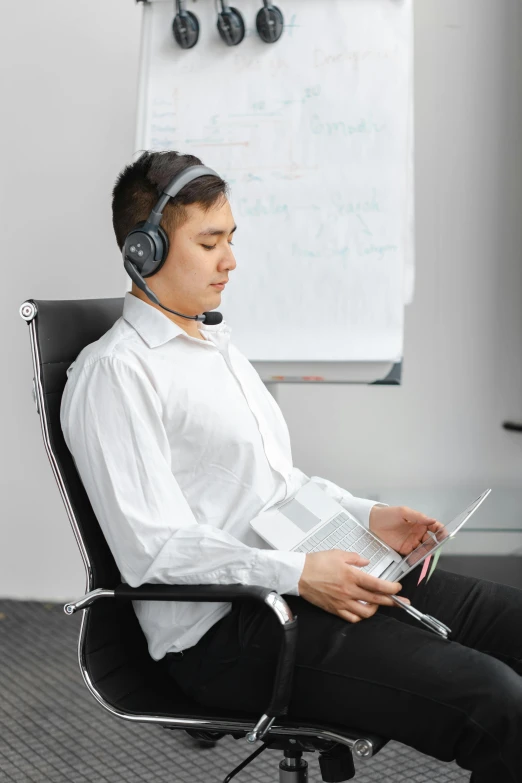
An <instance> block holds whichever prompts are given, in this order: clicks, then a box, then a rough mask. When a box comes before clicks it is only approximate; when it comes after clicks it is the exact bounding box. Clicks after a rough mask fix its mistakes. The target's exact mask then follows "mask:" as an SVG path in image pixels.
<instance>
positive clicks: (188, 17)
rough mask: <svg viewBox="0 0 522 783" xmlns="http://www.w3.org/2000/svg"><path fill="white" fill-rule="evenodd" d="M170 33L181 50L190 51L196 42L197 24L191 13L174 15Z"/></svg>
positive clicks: (195, 17) (197, 34)
mask: <svg viewBox="0 0 522 783" xmlns="http://www.w3.org/2000/svg"><path fill="white" fill-rule="evenodd" d="M172 32H173V34H174V38H175V39H176V42H177V43H178V44H179V45H180V46H181V48H182V49H192V47H193V46H195V45H196V44H197V42H198V38H199V22H198V18H197V16H196V15H195V14H193V13H192V11H185V12H184V13H183V15H182V14H176V16H175V17H174V21H173V22H172Z"/></svg>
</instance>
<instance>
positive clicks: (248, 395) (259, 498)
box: [60, 292, 375, 660]
mask: <svg viewBox="0 0 522 783" xmlns="http://www.w3.org/2000/svg"><path fill="white" fill-rule="evenodd" d="M198 325H199V329H200V331H201V333H202V335H203V336H204V337H205V338H206V339H205V340H201V339H198V338H197V337H191V336H190V335H188V334H187V333H186V332H185V331H184V330H183V329H181V327H179V326H177V325H176V324H175V323H174V322H173V321H171V320H170V319H169V318H168V317H167V316H166V315H164V314H163V313H162V312H161V311H159V310H157V309H156V308H154V307H152V306H151V305H149V304H147V303H146V302H144V301H142V300H141V299H139V298H138V297H136V296H134V295H133V294H132V293H130V292H127V293H126V294H125V299H124V307H123V315H122V317H120V318H118V320H117V321H116V322H115V324H114V325H113V326H112V328H111V329H109V331H108V332H106V333H105V334H104V335H103V336H102V337H101V338H100V339H99V340H97V341H96V342H94V343H91V344H90V345H88V346H86V347H85V348H84V349H83V350H82V351H81V353H80V354H79V355H78V357H77V358H76V360H75V361H74V362H73V363H72V364H71V366H70V367H69V369H68V370H67V375H68V379H67V383H66V386H65V389H64V393H63V397H62V402H61V410H60V420H61V426H62V430H63V434H64V438H65V442H66V444H67V446H68V448H69V450H70V452H71V454H72V456H73V458H74V461H75V464H76V466H77V469H78V473H79V475H80V477H81V479H82V482H83V485H84V487H85V490H86V492H87V495H88V497H89V500H90V502H91V504H92V507H93V510H94V513H95V514H96V517H97V519H98V521H99V524H100V526H101V529H102V531H103V533H104V535H105V538H106V540H107V542H108V545H109V547H110V549H111V551H112V554H113V556H114V559H115V561H116V564H117V566H118V569H119V571H120V574H121V577H122V580H123V581H125V582H127V583H128V584H129V585H131V586H132V587H137V586H139V585H141V584H145V583H156V584H158V583H162V584H194V585H196V584H209V583H213V584H237V583H242V584H246V585H262V586H264V587H270V588H273V589H274V590H277V592H278V593H281V594H283V593H289V594H292V595H298V594H299V593H298V589H297V586H298V582H299V578H300V576H301V572H302V570H303V566H304V561H305V554H304V553H302V552H283V551H279V550H274V549H271V548H270V547H269V545H268V544H267V543H265V541H263V539H262V538H260V537H259V536H258V535H257V533H255V531H254V530H253V529H252V528H251V527H250V525H249V521H250V520H251V519H253V518H254V517H255V516H257V514H259V513H260V512H261V511H263V510H266V509H268V508H270V507H271V506H272V505H273V504H275V503H277V502H279V501H281V500H284V499H285V498H286V497H287V496H289V495H291V494H293V493H294V492H296V491H297V489H298V488H299V487H301V486H302V485H303V484H305V483H306V482H307V481H309V480H310V477H308V476H306V475H305V474H304V473H303V472H302V471H301V470H299V468H296V467H294V466H293V465H292V452H291V446H290V436H289V432H288V428H287V425H286V422H285V420H284V417H283V414H282V412H281V409H280V408H279V406H278V405H277V403H276V401H275V400H274V398H273V397H272V395H271V394H270V392H269V391H268V390H267V388H266V386H265V385H264V384H263V382H262V381H261V378H260V377H259V375H258V373H257V372H256V370H255V369H254V367H253V366H252V364H251V363H250V362H249V361H248V359H247V358H246V357H245V356H244V355H243V354H242V353H241V352H240V351H239V350H238V349H237V348H236V347H235V346H234V345H232V343H231V342H230V333H231V329H230V327H229V326H228V325H227V324H226V322H225V321H224V320H223V321H222V322H221V323H220V324H217V325H214V326H208V325H204V324H198ZM311 480H312V481H315V482H317V483H318V484H319V486H321V487H322V488H323V489H324V490H325V491H326V492H327V493H328V494H329V495H330V496H332V497H333V498H335V499H336V500H338V501H339V502H340V503H341V504H342V505H343V506H344V508H345V509H346V510H347V511H350V512H351V513H352V514H354V515H355V516H356V517H357V518H358V519H359V521H360V522H361V523H362V524H364V525H365V526H366V527H368V519H369V514H370V509H371V508H372V506H373V505H374V503H375V501H373V500H366V499H364V498H357V497H354V496H353V495H352V494H351V493H350V492H347V491H346V490H344V489H342V488H341V487H338V486H337V485H336V484H333V483H332V482H331V481H328V480H327V479H323V478H320V477H318V476H312V477H311ZM133 604H134V609H135V612H136V615H137V617H138V620H139V622H140V625H141V627H142V629H143V632H144V633H145V636H146V638H147V642H148V646H149V652H150V654H151V656H152V657H153V658H154V659H155V660H159V659H160V658H162V657H163V656H164V655H165V653H167V652H179V651H180V650H183V649H185V648H188V647H191V646H193V645H194V644H196V642H198V641H199V639H200V638H201V637H202V636H203V634H204V633H205V632H206V631H207V630H208V629H209V628H210V627H211V626H212V625H213V624H214V623H216V622H217V621H218V620H220V619H221V618H222V617H224V616H225V615H226V614H228V612H229V611H230V610H231V606H232V605H231V603H230V602H212V603H206V602H197V603H196V602H194V603H192V602H188V601H183V602H178V601H170V602H167V601H166V602H163V601H134V602H133Z"/></svg>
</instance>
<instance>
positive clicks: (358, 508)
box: [292, 467, 387, 529]
mask: <svg viewBox="0 0 522 783" xmlns="http://www.w3.org/2000/svg"><path fill="white" fill-rule="evenodd" d="M292 478H293V480H294V481H295V482H296V486H297V487H301V486H303V484H306V482H307V481H314V482H315V483H316V484H318V485H319V486H320V487H321V489H323V490H324V491H325V492H326V494H327V495H329V496H330V497H332V498H333V499H334V500H337V502H338V503H340V504H341V506H342V507H343V508H345V509H346V510H347V511H349V512H350V514H353V516H354V517H356V519H357V520H358V521H359V522H360V523H361V525H364V527H366V528H368V529H369V526H370V511H371V510H372V508H373V507H374V506H386V505H387V503H380V502H377V501H376V500H368V499H366V498H359V497H356V496H355V495H352V493H351V492H348V490H347V489H343V488H342V487H339V486H337V484H334V483H333V481H329V480H328V479H325V478H321V476H310V477H309V476H307V475H306V473H303V471H302V470H299V468H296V467H294V468H293V476H292Z"/></svg>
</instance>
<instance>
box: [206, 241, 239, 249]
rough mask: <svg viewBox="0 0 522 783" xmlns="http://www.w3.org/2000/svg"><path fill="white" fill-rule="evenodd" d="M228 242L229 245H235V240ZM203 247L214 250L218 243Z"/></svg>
mask: <svg viewBox="0 0 522 783" xmlns="http://www.w3.org/2000/svg"><path fill="white" fill-rule="evenodd" d="M228 244H229V245H233V244H234V243H233V242H229V243H228ZM201 247H204V248H205V250H214V248H215V247H217V245H201Z"/></svg>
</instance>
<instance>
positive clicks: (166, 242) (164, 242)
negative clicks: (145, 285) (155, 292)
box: [147, 226, 170, 277]
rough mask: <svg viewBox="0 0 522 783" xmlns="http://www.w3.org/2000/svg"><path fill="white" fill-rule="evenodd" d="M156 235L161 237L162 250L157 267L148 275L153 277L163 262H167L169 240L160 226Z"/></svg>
mask: <svg viewBox="0 0 522 783" xmlns="http://www.w3.org/2000/svg"><path fill="white" fill-rule="evenodd" d="M158 234H159V236H160V237H161V241H162V248H161V258H160V260H159V262H158V266H157V267H156V268H155V269H154V271H153V272H151V273H150V275H155V274H156V272H159V271H160V269H161V267H162V266H163V264H164V263H165V261H166V260H167V256H168V254H169V247H170V245H169V238H168V236H167V232H166V231H164V230H163V229H162V227H161V226H158ZM150 275H147V277H150Z"/></svg>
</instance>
